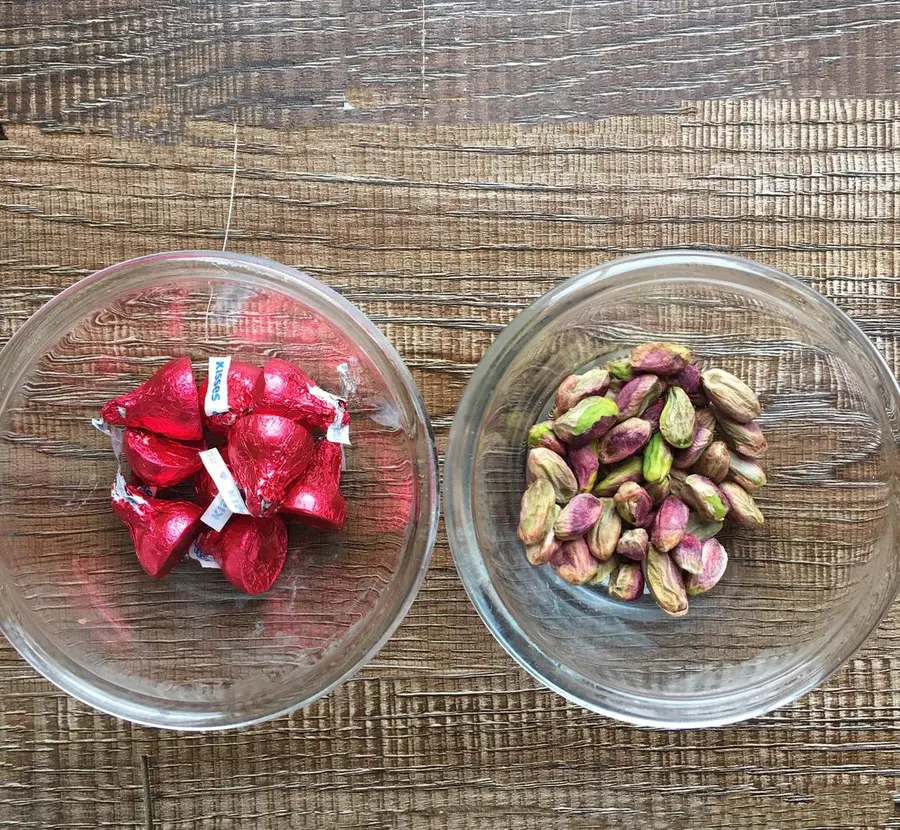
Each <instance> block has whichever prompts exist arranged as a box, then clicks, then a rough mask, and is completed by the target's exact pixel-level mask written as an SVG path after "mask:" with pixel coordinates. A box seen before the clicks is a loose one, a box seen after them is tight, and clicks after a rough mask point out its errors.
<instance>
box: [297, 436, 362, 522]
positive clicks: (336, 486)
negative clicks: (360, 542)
mask: <svg viewBox="0 0 900 830" xmlns="http://www.w3.org/2000/svg"><path fill="white" fill-rule="evenodd" d="M341 462H342V451H341V445H340V444H333V443H332V442H331V441H325V440H322V441H319V443H318V444H317V445H316V455H315V457H314V458H313V461H312V463H311V464H310V465H309V467H308V468H307V470H306V472H305V473H304V474H303V475H302V476H301V477H300V479H299V480H298V481H296V482H295V483H294V484H293V485H291V487H290V488H289V489H288V493H287V496H286V498H285V500H284V503H283V504H282V505H281V512H282V513H284V514H285V515H288V516H290V517H292V518H295V519H300V521H302V522H304V523H305V524H308V525H311V526H312V527H317V528H320V529H321V530H340V529H341V528H342V527H343V526H344V521H345V520H346V518H347V502H346V501H344V497H343V496H342V495H341V490H340V487H341Z"/></svg>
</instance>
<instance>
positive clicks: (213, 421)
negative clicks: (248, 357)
mask: <svg viewBox="0 0 900 830" xmlns="http://www.w3.org/2000/svg"><path fill="white" fill-rule="evenodd" d="M260 371H261V370H260V368H259V366H254V365H253V364H252V363H243V362H241V361H239V360H232V361H231V365H230V366H229V368H228V411H227V412H220V413H219V414H217V415H207V414H206V413H205V412H203V413H202V416H203V424H204V425H205V426H206V428H207V429H208V430H209V431H210V432H214V433H216V434H217V435H227V434H228V430H230V429H231V428H232V427H233V426H234V424H235V422H236V421H237V419H238V418H240V417H241V415H244V414H245V413H246V412H247V411H248V410H249V409H250V404H251V402H252V400H253V388H254V386H255V385H256V381H257V380H258V378H259V373H260ZM208 388H209V378H206V379H205V380H204V381H203V383H201V384H200V391H199V395H200V408H201V410H202V408H203V401H204V400H205V399H206V390H207V389H208Z"/></svg>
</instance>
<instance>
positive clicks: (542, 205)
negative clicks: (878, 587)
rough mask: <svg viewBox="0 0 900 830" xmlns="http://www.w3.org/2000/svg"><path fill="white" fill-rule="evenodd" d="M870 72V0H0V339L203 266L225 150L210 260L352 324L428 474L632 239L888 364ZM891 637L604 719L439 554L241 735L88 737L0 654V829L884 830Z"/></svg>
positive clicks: (895, 358)
mask: <svg viewBox="0 0 900 830" xmlns="http://www.w3.org/2000/svg"><path fill="white" fill-rule="evenodd" d="M898 62H900V3H897V2H854V1H853V0H778V2H745V3H735V2H731V1H730V0H633V2H622V0H597V2H584V0H571V2H570V0H482V1H481V2H474V0H448V1H447V2H438V0H421V2H400V0H384V2H372V0H369V2H349V0H309V1H308V2H300V0H297V1H296V2H275V1H274V0H255V1H254V2H243V0H212V1H211V2H199V0H168V1H167V2H160V0H156V1H155V2H149V0H58V1H57V2H53V3H49V2H36V1H34V2H32V1H31V0H29V1H27V2H26V0H0V123H2V128H0V129H2V134H0V138H3V137H4V135H5V138H6V139H7V140H5V141H0V337H2V338H3V339H4V340H5V339H6V338H7V337H8V336H9V335H10V333H11V332H12V331H14V330H15V329H16V328H17V327H18V326H19V325H20V324H21V323H22V322H23V321H24V320H25V319H27V317H28V316H29V315H30V314H31V313H33V312H34V311H35V310H36V309H37V308H39V307H40V305H41V304H42V303H44V302H45V301H46V300H47V299H49V298H50V297H52V296H53V295H54V294H56V293H57V292H58V291H59V290H60V289H61V288H63V287H64V286H66V285H68V284H70V283H71V282H73V281H74V280H76V279H77V278H79V277H81V276H83V275H85V274H88V273H90V272H91V271H93V270H95V269H97V268H99V267H102V266H105V265H108V264H110V263H112V262H115V261H119V260H122V259H126V258H129V257H131V256H135V255H138V254H142V253H148V252H151V251H157V250H167V249H181V248H217V247H221V245H222V241H223V236H224V228H225V221H226V215H227V213H228V206H229V192H230V185H231V174H232V165H233V163H234V157H233V146H234V145H233V142H234V137H235V130H236V133H237V139H238V155H237V166H238V173H237V181H236V189H235V201H234V216H233V221H232V225H231V232H230V236H229V243H228V246H229V249H230V250H234V251H239V252H247V253H253V254H257V255H261V256H267V257H271V258H272V259H276V260H279V261H282V262H285V263H288V264H291V265H295V266H299V267H302V268H303V269H305V270H308V271H310V272H312V273H313V274H315V275H316V276H318V277H319V278H320V279H322V280H324V281H325V282H327V283H329V284H331V285H332V286H334V287H335V288H336V289H338V290H339V291H341V292H342V293H343V294H344V295H345V296H346V297H347V298H348V299H350V300H351V301H352V302H354V303H357V304H358V305H359V306H360V307H361V308H362V309H363V311H365V312H366V313H367V314H368V315H369V316H370V317H371V318H372V319H373V320H374V321H375V322H376V323H377V324H378V325H379V326H380V327H381V329H382V330H383V331H384V332H385V333H386V334H387V336H388V337H389V338H390V339H391V340H392V341H393V342H394V344H395V345H396V346H397V348H398V349H399V350H400V352H401V354H402V355H403V357H404V359H405V360H406V361H407V363H408V364H409V366H410V368H411V369H412V371H413V373H414V375H415V378H416V381H417V382H418V383H419V385H420V387H421V389H422V390H423V393H424V395H425V398H426V402H427V404H428V406H429V409H430V411H431V414H432V418H433V421H434V425H435V430H436V434H437V438H438V444H439V450H440V451H441V453H443V450H444V448H445V445H446V438H447V433H448V430H449V426H450V423H451V421H452V418H453V413H454V409H455V407H456V404H457V403H458V400H459V397H460V395H461V393H462V390H463V388H464V387H465V384H466V381H467V378H468V377H469V375H470V374H471V372H472V370H473V368H474V366H475V365H476V364H477V362H478V361H479V359H480V358H481V357H482V355H483V354H484V352H485V350H486V349H487V347H488V346H489V344H490V343H491V341H492V339H493V337H494V336H495V335H496V334H497V333H498V332H499V331H500V330H502V328H503V327H504V326H505V325H506V324H507V323H508V322H509V321H510V320H511V319H513V317H515V315H516V314H517V313H518V312H519V311H520V310H521V309H523V308H524V307H525V306H527V305H528V304H529V303H530V302H531V301H532V300H534V299H535V298H536V297H537V296H539V295H540V294H541V293H543V292H544V291H546V290H547V289H549V288H551V287H552V286H553V285H555V284H557V283H558V282H559V281H560V280H561V279H563V278H564V277H565V276H567V275H570V274H572V273H573V272H575V271H578V270H580V269H582V268H585V267H587V266H589V265H593V264H597V263H599V262H603V261H606V260H608V259H610V258H612V257H614V256H617V255H621V254H625V253H632V252H637V251H642V250H647V249H652V248H659V247H678V246H686V245H693V246H697V247H702V248H706V249H714V250H721V251H727V252H731V253H736V254H741V255H745V256H750V257H752V258H755V259H758V260H760V261H763V262H766V263H769V264H772V265H775V266H777V267H779V268H781V269H783V270H785V271H788V272H791V273H794V274H796V275H797V276H799V277H800V278H801V279H803V280H805V281H806V282H808V283H809V284H811V285H813V286H814V287H816V288H817V289H818V290H820V291H821V292H823V293H825V294H826V295H828V296H829V297H831V298H832V299H833V300H834V302H835V303H837V305H838V306H840V307H841V308H842V309H844V310H845V311H846V312H847V313H848V314H850V315H851V316H852V317H853V318H854V319H855V320H856V321H857V323H859V325H860V326H861V327H862V328H863V330H864V331H865V332H866V333H867V334H868V335H869V336H870V337H871V338H872V340H873V342H874V343H875V345H876V346H877V347H878V348H879V350H880V351H881V353H882V354H883V355H884V356H885V358H886V359H887V360H888V361H889V363H890V364H891V366H892V368H893V369H894V371H895V372H896V371H897V370H898V368H900V324H898V318H900V280H898V276H897V263H898V240H900V223H898V216H897V208H896V204H897V198H898V192H900V173H898V171H900V107H898V105H897V103H896V101H895V97H894V96H895V95H896V93H897V86H898V71H897V70H898ZM813 96H815V98H816V100H812V97H813ZM726 99H727V100H726ZM235 125H236V127H235ZM785 636H786V637H787V636H789V632H786V633H785ZM898 647H900V612H897V611H894V612H893V613H892V614H891V615H890V616H889V617H888V618H887V619H886V620H885V622H884V623H883V624H882V626H881V627H880V628H879V630H878V631H877V633H876V634H875V635H874V636H873V638H872V639H871V640H870V641H869V642H868V643H867V644H866V646H865V647H864V648H863V649H862V651H861V652H860V653H859V654H858V655H857V656H856V657H855V658H854V659H853V660H851V662H850V663H849V664H848V665H847V666H846V667H845V668H844V669H843V670H842V671H840V672H838V673H837V674H836V675H835V676H834V677H833V678H831V680H829V681H828V682H827V683H826V684H825V685H824V686H823V687H822V688H821V689H819V690H817V691H816V692H814V693H812V694H810V695H808V696H806V697H805V698H803V699H801V700H800V701H798V702H796V703H795V704H794V705H792V706H789V707H786V708H784V709H782V710H780V711H777V712H774V713H772V714H770V715H767V716H765V717H762V718H759V719H756V720H754V721H751V722H748V723H745V724H742V725H738V726H732V727H727V728H722V729H715V730H704V731H696V732H674V731H654V730H649V729H635V728H631V727H628V726H624V725H621V724H618V723H616V722H613V721H610V720H607V719H605V718H602V717H600V716H596V715H593V714H590V713H588V712H585V711H583V710H580V709H579V708H577V707H575V706H573V705H571V704H568V703H567V702H566V701H564V700H563V699H561V698H560V697H558V696H556V695H554V694H552V693H550V692H548V691H546V690H545V689H543V688H542V687H540V685H539V684H537V683H536V682H535V681H534V680H533V679H532V678H531V677H530V676H529V675H528V674H526V673H525V672H523V671H521V670H519V669H518V668H517V666H515V665H514V664H513V662H512V661H511V660H510V658H508V657H507V655H506V654H505V653H504V652H503V651H502V650H501V648H500V647H499V646H498V645H497V644H495V642H494V641H493V639H492V638H491V637H490V635H489V634H488V632H487V630H486V629H485V627H484V626H483V625H482V623H481V621H480V620H479V618H478V616H477V615H476V613H475V611H474V610H473V608H472V607H471V605H470V603H469V602H468V600H467V598H466V596H465V593H464V591H463V589H462V587H461V585H460V582H459V580H458V578H457V575H456V572H455V570H454V568H453V564H452V560H451V557H450V553H449V550H448V547H447V543H446V535H445V534H444V533H443V531H442V532H441V535H440V536H439V539H438V545H437V548H436V551H435V557H434V560H433V564H432V568H431V571H430V573H429V575H428V578H427V580H426V583H425V585H424V587H423V589H422V591H421V592H420V595H419V597H418V599H417V600H416V602H415V603H414V604H413V607H412V610H411V612H410V614H409V617H408V618H407V620H406V621H405V622H404V623H403V624H402V625H401V626H400V628H399V629H398V631H397V633H396V634H395V636H394V637H393V638H392V640H391V641H390V643H389V644H388V645H387V646H386V647H385V649H384V650H383V651H382V652H381V653H380V654H379V655H378V656H377V657H376V659H375V660H374V661H373V662H372V663H371V664H370V665H369V666H367V667H366V668H365V669H363V670H362V671H361V672H360V673H359V674H358V675H357V676H356V677H355V678H354V679H352V680H351V681H349V682H347V683H345V684H344V685H343V686H341V687H340V688H339V689H337V690H336V691H334V692H332V693H331V694H330V695H329V696H327V697H326V698H325V699H323V700H321V701H319V702H318V703H316V704H314V705H312V706H310V707H309V708H307V709H306V710H304V711H300V712H297V713H295V714H294V715H292V716H290V717H284V718H281V719H278V720H276V721H273V722H271V723H268V724H264V725H260V726H257V727H253V728H250V729H246V730H243V731H239V732H229V733H224V734H203V735H182V734H175V733H170V732H161V731H156V730H150V729H144V728H141V727H136V726H132V725H130V724H127V723H122V722H119V721H116V720H114V719H112V718H110V717H107V716H104V715H101V714H98V713H96V712H93V711H91V710H89V709H88V708H86V707H85V706H83V705H81V704H79V703H77V702H75V701H73V700H72V699H70V698H68V697H66V696H65V695H64V694H62V693H61V692H59V691H57V690H56V689H55V688H54V687H52V686H51V685H50V684H49V683H47V682H46V681H45V680H43V679H42V678H41V677H39V676H38V675H37V674H36V673H35V672H34V671H33V670H32V669H31V668H30V667H29V666H28V665H27V664H26V663H25V662H24V661H23V660H22V659H21V658H19V657H18V655H17V654H16V653H15V651H14V650H13V649H12V648H11V647H10V646H9V645H8V644H6V642H5V641H4V642H3V643H2V644H0V701H2V703H0V828H4V830H5V828H29V830H57V829H58V830H61V829H62V828H67V829H68V828H72V830H74V829H75V828H79V829H80V828H84V829H85V830H87V829H88V828H90V830H94V828H119V827H125V828H127V827H140V828H177V829H178V830H213V828H215V830H220V829H221V830H224V829H225V828H229V829H231V828H241V830H243V829H244V828H255V827H260V828H263V827H265V828H271V827H327V828H343V827H347V828H350V827H366V828H404V829H405V828H413V830H426V829H427V830H451V828H452V829H453V830H469V828H483V827H502V828H515V830H532V829H533V828H545V827H547V828H549V827H553V828H585V827H592V828H593V827H596V828H601V827H615V828H629V830H631V828H642V829H643V828H674V827H677V828H732V827H741V828H759V829H760V830H762V828H779V829H781V828H784V829H785V830H787V828H829V829H830V828H851V827H853V828H856V827H871V828H876V827H878V828H887V827H900V780H898V777H900V745H898V735H900V657H898Z"/></svg>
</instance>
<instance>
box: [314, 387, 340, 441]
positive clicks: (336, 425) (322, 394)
mask: <svg viewBox="0 0 900 830" xmlns="http://www.w3.org/2000/svg"><path fill="white" fill-rule="evenodd" d="M309 394H310V395H312V396H313V397H315V398H318V399H319V400H320V401H324V402H325V403H327V404H328V405H329V406H331V407H333V408H334V419H333V420H332V422H331V423H330V424H329V426H328V429H327V431H326V432H325V437H326V438H327V439H328V440H329V441H331V443H332V444H345V445H348V446H349V444H350V427H349V425H347V424H345V423H344V413H345V412H346V410H347V402H346V401H344V400H343V399H342V398H339V397H338V396H337V395H332V394H331V392H326V391H325V390H324V389H322V388H321V387H319V386H310V387H309Z"/></svg>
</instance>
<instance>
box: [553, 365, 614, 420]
mask: <svg viewBox="0 0 900 830" xmlns="http://www.w3.org/2000/svg"><path fill="white" fill-rule="evenodd" d="M609 381H610V376H609V372H608V371H607V370H606V369H603V368H600V367H599V366H598V367H597V368H595V369H589V370H588V371H587V372H585V373H584V374H581V375H569V376H568V377H567V378H566V379H565V380H564V381H563V382H562V383H561V384H560V385H559V389H558V390H557V392H556V408H557V410H559V411H560V412H568V411H569V410H570V409H571V408H572V407H573V406H575V404H577V403H578V402H579V401H583V400H584V399H585V398H591V397H602V396H603V395H605V394H606V390H607V389H609Z"/></svg>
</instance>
